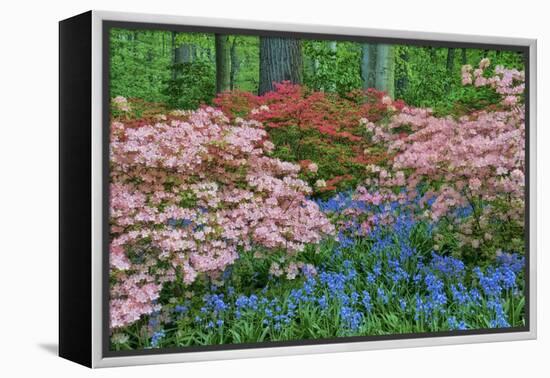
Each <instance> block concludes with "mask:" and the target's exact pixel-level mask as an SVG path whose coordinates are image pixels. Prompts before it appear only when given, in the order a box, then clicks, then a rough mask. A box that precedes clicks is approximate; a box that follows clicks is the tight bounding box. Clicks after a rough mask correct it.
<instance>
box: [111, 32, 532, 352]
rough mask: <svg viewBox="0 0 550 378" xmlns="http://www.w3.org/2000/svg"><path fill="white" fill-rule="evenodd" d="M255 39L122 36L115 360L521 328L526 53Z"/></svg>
mask: <svg viewBox="0 0 550 378" xmlns="http://www.w3.org/2000/svg"><path fill="white" fill-rule="evenodd" d="M240 33H241V34H232V32H231V30H229V29H228V30H225V31H224V29H220V30H217V31H215V32H208V31H205V30H197V31H193V30H191V29H189V31H173V30H168V29H167V30H161V29H158V30H157V29H144V28H141V29H130V28H118V27H111V28H109V30H108V38H107V40H108V41H107V42H108V46H107V49H108V50H107V51H108V58H107V59H108V76H109V77H108V93H109V101H108V103H109V109H107V111H108V112H109V121H108V128H107V129H106V130H107V132H108V137H107V138H108V140H109V147H108V148H109V156H108V160H109V161H108V183H107V185H108V194H109V202H108V205H109V207H108V209H107V210H108V221H109V225H108V229H109V233H108V250H106V251H105V253H106V254H108V264H109V265H108V267H109V269H108V272H107V274H108V287H107V296H108V318H107V319H106V322H107V325H106V327H107V328H108V338H109V340H108V344H109V349H110V350H111V351H139V350H149V349H165V348H183V349H181V350H180V351H185V348H197V347H212V346H225V347H229V346H233V347H238V346H239V345H240V346H242V345H254V344H258V343H261V345H264V346H265V345H267V344H269V345H273V346H277V345H283V344H284V345H293V344H292V343H295V344H296V345H299V344H300V343H303V342H308V343H323V342H338V340H342V342H344V341H345V342H350V341H366V340H375V339H376V338H377V337H378V338H380V337H390V336H391V337H395V338H399V337H411V336H415V337H418V336H425V337H430V336H438V335H446V336H448V335H455V334H468V333H476V332H477V333H481V332H495V331H496V330H500V331H503V332H504V331H506V330H514V329H516V330H517V329H520V328H521V329H523V328H524V327H525V326H526V319H527V316H526V310H527V306H526V297H527V293H526V292H525V288H526V287H527V284H526V279H527V277H526V268H525V267H526V259H528V256H526V243H527V240H526V236H525V235H526V233H527V229H526V227H527V226H526V193H525V183H526V171H525V167H526V159H525V158H526V155H525V147H526V146H525V141H526V130H525V62H526V57H525V56H524V52H523V51H522V50H519V49H517V50H514V48H512V47H502V49H494V47H493V49H488V48H486V47H485V46H482V45H480V46H466V45H465V46H460V45H459V44H451V43H447V44H444V43H439V44H438V43H433V44H432V45H430V44H429V43H428V42H425V43H422V42H421V41H411V43H405V42H404V41H397V42H396V43H393V42H391V41H390V40H388V41H384V42H380V41H375V40H369V39H368V38H366V37H361V38H360V37H345V36H327V37H326V38H321V37H320V36H319V35H315V36H309V35H307V34H296V35H291V33H278V34H277V33H275V32H273V33H272V32H269V33H267V32H261V33H259V32H258V33H254V32H253V31H247V32H246V33H245V32H243V31H240ZM258 345H259V344H258ZM189 350H190V349H189Z"/></svg>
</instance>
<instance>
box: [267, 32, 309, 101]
mask: <svg viewBox="0 0 550 378" xmlns="http://www.w3.org/2000/svg"><path fill="white" fill-rule="evenodd" d="M281 81H290V82H291V83H294V84H302V44H301V42H300V40H298V39H292V38H279V37H260V85H259V88H258V93H259V94H260V95H262V94H264V93H266V92H270V91H273V89H274V86H273V83H280V82H281Z"/></svg>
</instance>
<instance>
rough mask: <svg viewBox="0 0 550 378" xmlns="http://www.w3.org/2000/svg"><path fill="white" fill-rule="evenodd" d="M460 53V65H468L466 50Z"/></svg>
mask: <svg viewBox="0 0 550 378" xmlns="http://www.w3.org/2000/svg"><path fill="white" fill-rule="evenodd" d="M461 53H462V57H461V59H460V60H461V63H462V65H463V66H464V65H465V64H468V55H467V50H466V49H462V50H461Z"/></svg>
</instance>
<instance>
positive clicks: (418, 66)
mask: <svg viewBox="0 0 550 378" xmlns="http://www.w3.org/2000/svg"><path fill="white" fill-rule="evenodd" d="M396 49H397V52H396V73H395V80H396V97H397V98H401V99H403V100H404V101H405V102H406V103H407V104H409V105H413V106H417V107H429V108H432V109H434V111H435V113H436V115H447V114H453V115H462V114H464V113H465V112H466V111H467V110H468V109H482V108H486V107H487V106H489V105H494V104H497V103H498V102H499V101H500V97H499V96H498V95H496V94H495V92H494V91H491V90H490V89H488V88H475V87H471V86H470V87H464V86H463V85H462V83H461V75H460V70H461V68H462V65H463V64H471V65H476V64H477V63H478V62H479V61H480V60H481V59H483V58H484V57H487V58H489V59H490V60H491V69H490V70H488V74H489V75H492V73H493V70H494V67H495V66H497V65H504V66H506V67H509V68H517V69H523V67H524V62H523V56H522V54H521V53H517V52H513V51H494V50H490V51H489V50H476V49H466V50H465V51H464V49H458V48H456V49H454V58H453V59H451V60H448V54H449V53H450V51H449V49H448V48H433V47H416V46H396ZM464 58H465V61H464V60H463V59H464Z"/></svg>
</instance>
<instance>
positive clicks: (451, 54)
mask: <svg viewBox="0 0 550 378" xmlns="http://www.w3.org/2000/svg"><path fill="white" fill-rule="evenodd" d="M454 70H455V49H453V48H448V49H447V83H446V85H445V90H446V92H447V93H449V91H450V90H451V83H452V82H453V81H454V76H453V75H454Z"/></svg>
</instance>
